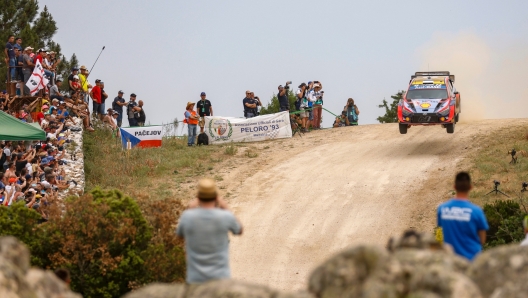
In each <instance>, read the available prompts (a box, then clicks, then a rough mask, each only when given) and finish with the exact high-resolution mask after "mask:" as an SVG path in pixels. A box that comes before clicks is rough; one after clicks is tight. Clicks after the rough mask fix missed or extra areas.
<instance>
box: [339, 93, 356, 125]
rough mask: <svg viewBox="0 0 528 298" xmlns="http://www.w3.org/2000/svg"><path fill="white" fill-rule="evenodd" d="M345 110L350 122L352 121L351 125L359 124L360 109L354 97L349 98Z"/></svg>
mask: <svg viewBox="0 0 528 298" xmlns="http://www.w3.org/2000/svg"><path fill="white" fill-rule="evenodd" d="M343 111H345V112H346V114H347V118H348V122H350V125H358V116H359V109H358V107H357V106H356V105H355V104H354V99H352V98H349V99H348V101H347V104H346V105H345V107H344V108H343Z"/></svg>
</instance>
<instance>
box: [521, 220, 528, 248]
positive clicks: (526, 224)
mask: <svg viewBox="0 0 528 298" xmlns="http://www.w3.org/2000/svg"><path fill="white" fill-rule="evenodd" d="M523 229H524V234H526V238H524V240H523V241H522V242H521V246H528V215H526V216H525V217H524V219H523Z"/></svg>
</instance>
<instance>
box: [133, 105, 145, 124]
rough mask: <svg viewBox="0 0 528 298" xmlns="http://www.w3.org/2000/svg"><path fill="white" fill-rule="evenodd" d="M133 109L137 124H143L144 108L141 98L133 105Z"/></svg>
mask: <svg viewBox="0 0 528 298" xmlns="http://www.w3.org/2000/svg"><path fill="white" fill-rule="evenodd" d="M134 110H135V113H134V117H136V119H137V122H138V125H139V126H145V120H146V116H145V110H144V109H143V101H142V100H139V101H138V106H137V107H135V108H134Z"/></svg>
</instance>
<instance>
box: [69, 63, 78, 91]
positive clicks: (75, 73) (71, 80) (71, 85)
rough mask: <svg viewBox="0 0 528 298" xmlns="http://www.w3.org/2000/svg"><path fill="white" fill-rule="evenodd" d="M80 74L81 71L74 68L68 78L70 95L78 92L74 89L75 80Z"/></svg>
mask: <svg viewBox="0 0 528 298" xmlns="http://www.w3.org/2000/svg"><path fill="white" fill-rule="evenodd" d="M78 73H79V69H78V68H77V67H73V68H72V69H71V74H70V75H69V76H68V87H69V88H68V89H69V90H70V95H71V94H72V93H75V91H77V90H76V88H74V86H73V82H74V80H73V79H74V76H77V74H78ZM77 78H78V76H77Z"/></svg>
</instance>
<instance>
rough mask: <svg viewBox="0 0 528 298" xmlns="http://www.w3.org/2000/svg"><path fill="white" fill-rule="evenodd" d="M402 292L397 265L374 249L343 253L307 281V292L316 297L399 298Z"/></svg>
mask: <svg viewBox="0 0 528 298" xmlns="http://www.w3.org/2000/svg"><path fill="white" fill-rule="evenodd" d="M405 289H406V283H405V277H404V271H403V269H402V267H401V265H400V264H399V262H398V261H396V260H395V259H394V258H392V257H391V256H390V255H389V253H388V252H387V251H386V250H385V249H383V248H381V247H377V246H368V245H360V246H355V247H351V248H349V249H346V250H345V251H343V252H341V253H339V254H337V255H336V256H334V257H332V258H330V259H329V260H327V261H325V262H324V263H323V264H322V265H320V266H319V267H317V268H316V269H315V270H314V271H313V272H312V274H311V275H310V278H309V291H310V292H311V293H313V294H314V295H315V296H317V297H364V298H368V297H400V296H401V295H402V294H403V293H404V292H405Z"/></svg>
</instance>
